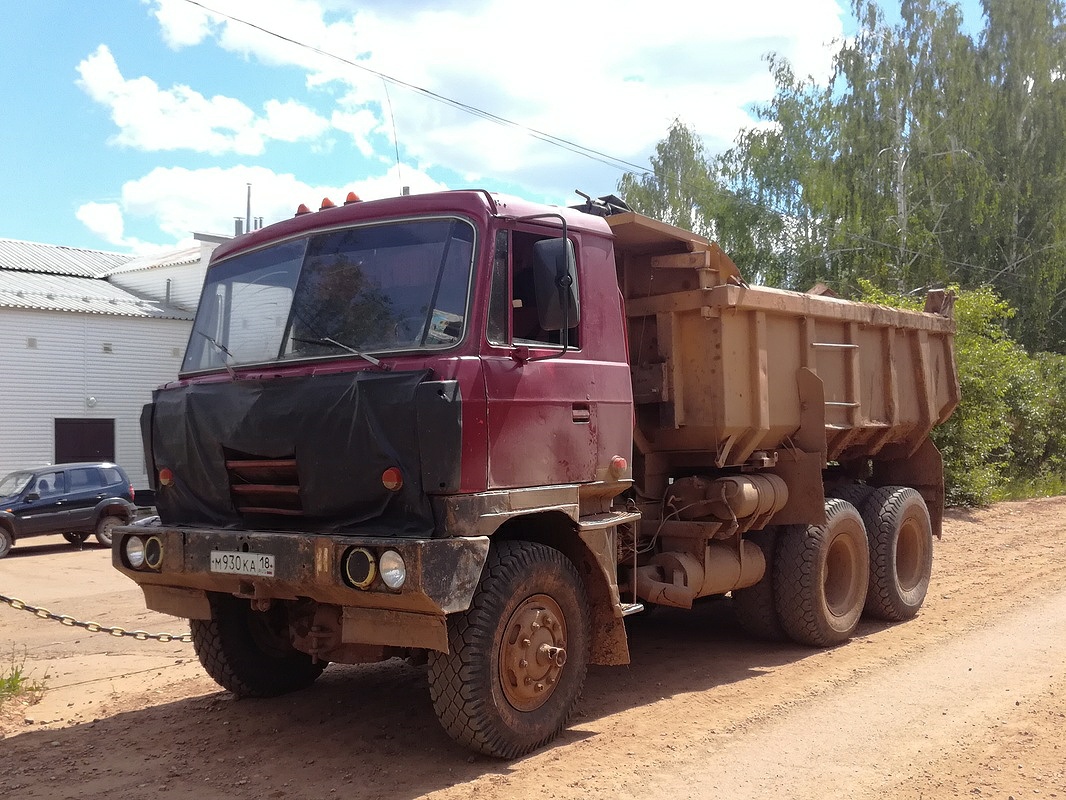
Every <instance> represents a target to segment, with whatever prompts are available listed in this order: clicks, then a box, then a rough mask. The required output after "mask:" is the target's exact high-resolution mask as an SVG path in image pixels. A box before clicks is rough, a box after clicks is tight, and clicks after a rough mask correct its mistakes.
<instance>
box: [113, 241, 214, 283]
mask: <svg viewBox="0 0 1066 800" xmlns="http://www.w3.org/2000/svg"><path fill="white" fill-rule="evenodd" d="M199 263H200V247H199V246H196V247H188V248H186V249H184V250H177V251H175V252H173V253H165V254H164V255H154V256H141V257H139V258H134V259H131V260H129V261H128V262H127V263H125V264H122V265H121V266H118V267H116V268H114V269H112V270H108V272H107V273H106V276H108V277H110V276H111V275H118V274H120V273H123V272H137V271H139V270H143V269H155V268H156V267H184V266H188V265H189V264H199Z"/></svg>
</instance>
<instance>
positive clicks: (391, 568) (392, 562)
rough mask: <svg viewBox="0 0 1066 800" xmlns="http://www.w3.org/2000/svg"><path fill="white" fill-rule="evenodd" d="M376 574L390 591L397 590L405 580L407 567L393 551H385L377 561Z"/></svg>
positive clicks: (401, 557)
mask: <svg viewBox="0 0 1066 800" xmlns="http://www.w3.org/2000/svg"><path fill="white" fill-rule="evenodd" d="M378 573H379V574H380V575H381V580H383V581H384V582H385V585H386V586H388V587H389V588H390V589H399V588H400V587H401V586H403V583H404V581H406V580H407V565H406V564H404V563H403V556H401V555H400V554H399V553H397V552H396V551H395V550H386V551H385V552H384V553H382V554H381V558H379V559H378Z"/></svg>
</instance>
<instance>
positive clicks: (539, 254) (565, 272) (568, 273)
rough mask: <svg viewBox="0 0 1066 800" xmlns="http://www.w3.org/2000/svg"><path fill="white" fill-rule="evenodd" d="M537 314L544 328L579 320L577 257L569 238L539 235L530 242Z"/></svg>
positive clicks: (554, 328)
mask: <svg viewBox="0 0 1066 800" xmlns="http://www.w3.org/2000/svg"><path fill="white" fill-rule="evenodd" d="M533 283H534V288H535V291H536V293H537V316H538V317H539V318H540V327H541V328H542V329H543V330H546V331H561V330H563V329H564V328H572V327H574V326H575V325H577V323H578V322H579V321H580V320H581V303H580V301H579V299H578V294H577V259H576V258H575V257H574V245H573V243H572V242H571V241H570V240H569V239H542V240H541V241H539V242H537V243H535V244H534V245H533Z"/></svg>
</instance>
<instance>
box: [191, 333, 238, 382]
mask: <svg viewBox="0 0 1066 800" xmlns="http://www.w3.org/2000/svg"><path fill="white" fill-rule="evenodd" d="M196 332H197V333H198V334H200V335H201V336H203V337H204V338H205V339H207V341H209V342H211V344H212V346H214V348H215V349H216V350H218V352H220V353H221V354H222V366H224V367H225V368H226V372H228V373H229V376H230V377H231V378H233V380H237V373H236V372H235V371H234V369H233V367H232V366H230V363H229V359H231V358H232V359H233V360H234V361H236V358H235V357H234V355H233V353H231V352H230V351H229V348H228V347H226V345H224V344H222V343H221V342H216V341H215V340H214V339H212V338H211V337H210V336H208V335H207V334H206V333H204V332H203V331H196Z"/></svg>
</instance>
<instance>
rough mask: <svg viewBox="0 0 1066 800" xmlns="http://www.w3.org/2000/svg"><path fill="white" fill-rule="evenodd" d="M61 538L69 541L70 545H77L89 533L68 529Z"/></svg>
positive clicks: (87, 536) (86, 537)
mask: <svg viewBox="0 0 1066 800" xmlns="http://www.w3.org/2000/svg"><path fill="white" fill-rule="evenodd" d="M63 538H64V539H66V540H67V541H68V542H70V543H71V544H72V545H74V546H77V545H80V544H82V543H83V542H84V541H85V540H86V539H88V538H89V534H87V533H85V531H78V532H77V533H74V532H71V531H68V532H67V533H64V534H63Z"/></svg>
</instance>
